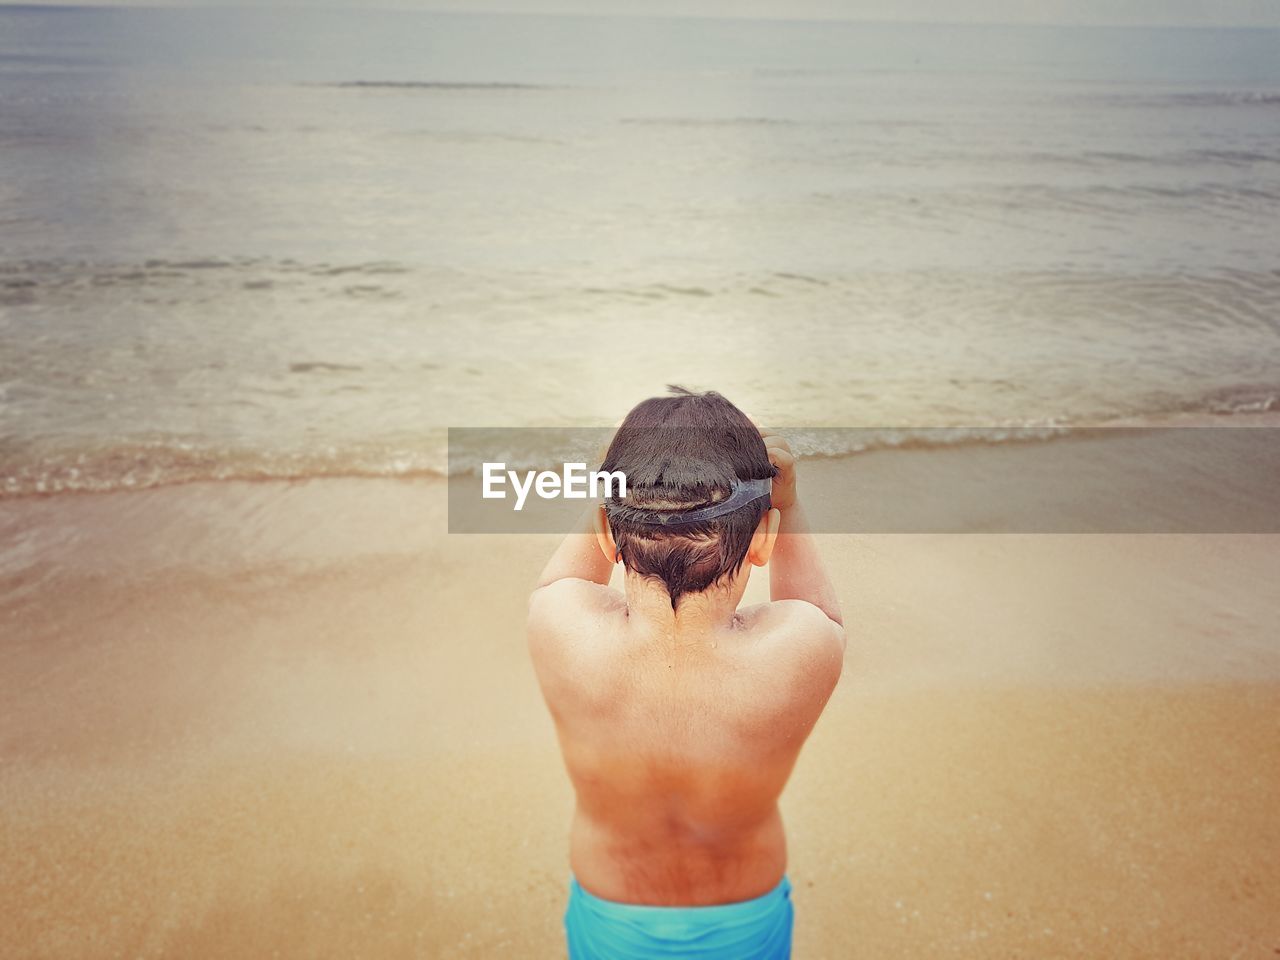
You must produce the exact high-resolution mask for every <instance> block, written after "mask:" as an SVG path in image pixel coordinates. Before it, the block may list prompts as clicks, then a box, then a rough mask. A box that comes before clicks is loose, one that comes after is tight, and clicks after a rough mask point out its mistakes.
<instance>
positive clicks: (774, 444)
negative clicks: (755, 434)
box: [757, 427, 796, 510]
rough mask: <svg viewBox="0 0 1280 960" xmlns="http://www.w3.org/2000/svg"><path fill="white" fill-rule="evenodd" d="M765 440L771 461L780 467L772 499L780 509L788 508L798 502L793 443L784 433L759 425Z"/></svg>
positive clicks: (774, 480) (774, 483) (775, 479)
mask: <svg viewBox="0 0 1280 960" xmlns="http://www.w3.org/2000/svg"><path fill="white" fill-rule="evenodd" d="M757 429H758V430H759V431H760V437H761V439H762V440H764V446H765V449H766V450H768V451H769V462H770V463H772V464H773V465H774V466H775V467H777V468H778V475H777V476H776V477H774V478H773V494H772V496H771V498H770V499H771V500H772V501H773V505H774V506H775V507H776V508H777V509H779V510H787V509H789V508H791V507H794V506H795V504H796V455H795V454H794V453H792V452H791V444H789V443H787V440H786V438H785V437H784V436H782V434H780V433H774V432H773V431H772V430H770V429H769V428H768V427H757Z"/></svg>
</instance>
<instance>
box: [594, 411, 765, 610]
mask: <svg viewBox="0 0 1280 960" xmlns="http://www.w3.org/2000/svg"><path fill="white" fill-rule="evenodd" d="M671 392H672V395H671V396H668V397H654V398H652V399H650V400H645V401H644V402H643V403H641V404H639V405H638V406H637V407H636V408H635V409H633V410H632V411H631V412H630V413H629V414H627V418H626V419H625V420H624V421H623V422H622V425H621V426H620V427H619V428H618V432H617V433H616V434H615V435H614V438H613V442H612V443H611V444H610V445H609V450H608V453H606V455H605V459H604V463H603V465H602V467H601V469H603V470H607V471H615V470H617V471H622V472H623V473H624V474H625V475H626V478H627V496H626V497H625V498H624V499H616V500H611V501H609V502H608V503H607V504H606V505H605V513H606V515H607V517H608V521H609V524H608V531H606V532H603V542H608V541H609V540H612V542H613V543H614V544H615V545H616V552H617V555H618V556H620V557H621V559H622V562H623V563H624V564H625V565H626V568H627V570H628V571H630V572H632V573H637V574H639V575H641V576H643V577H650V578H653V579H656V580H660V581H661V582H662V583H663V584H665V585H666V588H667V592H668V593H669V594H670V596H671V605H672V606H673V607H675V606H676V605H677V604H678V602H679V600H680V598H681V597H682V596H684V595H685V594H688V593H700V592H701V591H703V590H706V589H707V588H708V587H710V586H712V585H713V584H715V583H717V582H719V581H721V580H723V579H725V578H726V577H732V576H733V575H734V574H736V573H737V572H738V571H739V570H740V569H741V568H742V565H743V562H744V561H745V560H746V559H747V556H748V553H749V552H751V551H752V544H753V538H755V539H756V543H757V547H759V545H760V543H762V542H763V540H764V539H767V540H768V542H769V543H770V544H771V543H772V537H771V536H768V530H767V529H766V528H767V527H768V526H769V524H765V525H764V526H763V527H762V523H761V521H762V520H764V519H765V518H767V517H768V516H769V513H770V507H771V504H770V502H769V496H768V494H767V493H763V494H762V495H760V496H758V497H756V498H754V499H749V500H747V501H746V502H744V503H743V504H742V506H740V507H738V508H737V509H735V510H731V511H729V512H728V513H725V514H723V515H721V516H716V517H713V518H710V519H694V520H691V521H690V522H682V521H681V517H680V515H681V513H682V512H685V511H692V510H696V509H698V508H700V507H707V506H708V505H711V504H715V503H719V502H721V501H723V500H725V499H726V498H727V497H729V495H730V493H731V492H733V490H734V488H735V487H736V486H738V485H739V484H740V483H741V482H742V481H750V480H757V481H759V480H768V479H769V478H771V477H773V475H774V473H775V470H774V467H773V465H772V464H771V463H770V462H769V454H768V451H767V450H766V449H765V445H764V441H763V440H762V439H761V438H760V431H759V430H758V429H756V427H755V425H754V424H753V423H752V422H751V420H750V419H749V418H748V417H747V416H746V414H744V413H743V412H742V411H741V410H739V409H738V408H737V407H735V406H734V405H733V404H732V403H730V402H729V401H728V400H726V399H725V398H724V397H722V396H720V394H718V393H691V392H689V391H688V390H685V389H683V388H681V387H672V388H671ZM699 512H701V511H699ZM657 518H661V519H662V520H663V521H664V522H662V523H658V522H655V520H656V519H657ZM609 534H611V536H609ZM759 553H760V550H759V549H757V550H756V551H755V554H753V557H752V558H753V560H756V559H757V558H756V554H759ZM767 559H768V551H767V549H766V550H765V551H764V553H763V557H762V558H761V559H759V560H758V562H761V563H763V562H764V560H767Z"/></svg>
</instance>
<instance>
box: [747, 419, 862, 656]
mask: <svg viewBox="0 0 1280 960" xmlns="http://www.w3.org/2000/svg"><path fill="white" fill-rule="evenodd" d="M760 436H761V437H763V438H764V444H765V448H766V449H767V450H768V451H769V462H770V463H772V464H773V465H774V466H775V467H776V468H777V470H778V474H777V476H776V477H774V479H773V497H772V499H773V505H774V506H775V507H776V508H777V509H778V511H779V513H781V515H782V522H781V524H780V525H779V527H778V541H777V543H776V544H775V545H774V548H773V556H772V557H771V558H770V560H769V597H770V599H771V600H804V601H806V602H808V603H811V604H813V605H814V606H815V607H817V608H818V609H819V610H821V611H822V612H823V613H825V614H826V615H827V618H828V619H829V620H831V621H832V623H834V624H835V625H836V626H837V627H839V628H840V641H841V644H842V645H843V643H844V619H843V617H842V615H841V613H840V601H839V599H838V598H837V597H836V590H835V587H834V586H832V583H831V578H830V577H828V576H827V569H826V566H825V565H824V564H823V562H822V556H821V555H820V554H819V552H818V544H817V542H816V541H815V540H814V537H813V534H812V533H811V532H810V530H809V523H808V521H807V520H806V518H805V515H804V509H803V508H802V507H801V506H800V504H799V502H798V501H797V499H796V458H795V454H793V453H792V452H791V447H790V445H789V444H788V443H787V441H786V440H785V439H784V438H783V437H781V436H780V435H779V434H776V433H772V432H770V431H769V430H767V429H764V428H761V430H760Z"/></svg>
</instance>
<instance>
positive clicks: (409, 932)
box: [0, 480, 1280, 960]
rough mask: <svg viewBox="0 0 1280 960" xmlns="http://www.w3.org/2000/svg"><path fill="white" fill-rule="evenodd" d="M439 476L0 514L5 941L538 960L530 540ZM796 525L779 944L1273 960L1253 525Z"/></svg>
mask: <svg viewBox="0 0 1280 960" xmlns="http://www.w3.org/2000/svg"><path fill="white" fill-rule="evenodd" d="M441 499H442V498H441V495H440V487H439V485H438V484H433V483H430V482H404V481H374V480H359V481H354V480H353V481H337V480H335V481H313V482H311V483H306V484H297V485H281V484H259V485H237V484H219V485H193V486H189V487H180V488H169V489H162V490H157V491H151V492H146V493H122V494H109V495H85V496H73V497H59V498H51V499H47V500H35V501H22V502H13V501H10V502H6V503H3V504H0V536H3V538H4V542H5V543H6V545H7V550H6V560H5V565H4V566H3V567H0V573H2V574H3V577H2V578H0V598H3V603H2V605H0V632H2V635H3V640H2V642H0V677H3V681H2V683H3V687H2V688H0V927H2V928H3V930H4V931H5V932H4V934H3V937H2V938H0V955H3V956H4V957H13V958H44V957H123V956H127V957H160V956H164V957H235V958H245V957H270V956H304V957H357V956H364V957H410V956H420V957H484V958H488V957H513V958H537V957H555V956H562V955H563V949H562V939H561V932H560V915H561V912H562V910H563V898H564V892H565V882H566V879H567V875H568V868H567V857H566V854H567V850H566V830H567V826H568V820H569V813H570V805H571V795H570V791H569V788H568V784H567V781H566V779H565V777H564V774H563V771H562V769H561V766H560V762H559V758H558V755H557V752H556V747H555V743H554V739H553V733H552V728H551V724H550V721H549V719H548V718H547V717H546V716H545V713H544V710H543V707H542V704H541V701H540V699H539V695H538V692H537V689H536V686H535V684H534V680H533V675H532V672H531V670H530V667H529V665H528V662H527V658H526V655H525V649H524V642H523V638H522V620H523V612H524V595H525V590H526V589H527V586H528V584H529V582H530V581H531V579H532V578H533V577H534V575H535V574H536V572H537V570H538V568H539V566H540V564H541V562H542V561H543V560H544V559H545V557H546V555H547V554H548V552H549V550H550V549H551V547H552V545H553V542H554V541H553V539H551V538H546V537H533V536H526V537H519V536H509V537H481V536H472V537H465V536H448V535H446V534H444V533H443V532H442V525H443V519H442V517H443V514H442V509H443V508H442V504H441ZM823 546H824V549H825V551H826V553H827V555H828V557H829V558H830V560H831V562H832V565H833V568H834V571H835V575H836V578H837V582H838V584H839V586H840V588H841V591H842V594H843V596H844V598H845V602H846V606H847V611H848V615H849V620H850V623H851V644H850V652H849V657H848V662H847V666H846V675H845V678H844V679H843V680H842V682H841V685H840V687H839V688H838V689H837V692H836V694H835V696H834V697H833V700H832V702H831V704H830V706H829V708H828V711H827V713H826V715H825V716H824V718H823V720H822V721H821V723H820V724H819V725H818V728H817V730H816V732H815V734H814V736H813V739H812V740H811V742H810V744H809V745H808V746H807V747H806V750H805V752H804V754H803V755H802V758H801V761H800V764H799V766H798V767H797V770H796V773H795V776H794V779H793V781H792V783H791V785H790V787H789V788H788V791H787V794H786V795H785V798H784V814H785V817H786V820H787V824H788V830H789V835H790V841H791V868H790V872H791V876H792V878H793V880H794V882H795V885H796V894H795V901H796V910H797V931H796V940H795V954H796V956H797V957H798V958H803V960H816V958H822V957H830V958H843V957H848V956H855V955H856V956H865V957H875V958H888V957H912V958H915V957H922V956H931V957H937V956H955V957H974V958H978V957H1038V958H1042V957H1126V958H1127V957H1205V958H1210V957H1213V958H1229V957H1240V958H1258V960H1262V958H1266V957H1272V958H1274V957H1275V956H1276V954H1277V953H1278V952H1280V909H1278V908H1277V903H1278V901H1277V895H1276V891H1277V890H1280V817H1277V816H1276V798H1277V797H1278V796H1280V589H1278V588H1277V585H1276V581H1277V578H1276V576H1275V571H1276V570H1277V569H1280V567H1278V565H1277V562H1276V561H1277V559H1280V538H1277V537H1260V536H1216V537H1215V536H1204V535H1197V536H1182V537H1159V536H1092V537H1090V536H1080V537H1073V536H1024V537H1015V536H980V535H971V536H970V535H964V536H958V535H953V536H877V537H847V536H846V537H834V536H833V537H828V538H824V540H823ZM762 591H763V583H762V582H757V583H755V584H753V586H752V595H753V596H754V597H757V598H758V597H759V596H760V595H761V593H762Z"/></svg>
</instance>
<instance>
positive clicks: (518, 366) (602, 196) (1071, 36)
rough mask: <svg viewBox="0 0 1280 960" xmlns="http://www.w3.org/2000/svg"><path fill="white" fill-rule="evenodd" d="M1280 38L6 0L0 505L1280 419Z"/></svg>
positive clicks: (1, 93) (0, 88)
mask: <svg viewBox="0 0 1280 960" xmlns="http://www.w3.org/2000/svg"><path fill="white" fill-rule="evenodd" d="M1277 54H1280V31H1265V30H1254V31H1242V30H1142V29H1093V28H1090V29H1056V28H1008V27H935V26H910V27H908V26H890V25H855V24H838V25H832V24H805V23H783V24H777V23H759V22H732V21H714V20H686V21H674V20H656V19H654V20H648V19H622V20H611V19H607V18H585V17H563V18H554V17H542V18H540V17H504V16H460V15H431V14H421V13H412V14H411V13H380V14H369V13H360V14H351V13H347V14H343V13H336V12H329V13H312V12H308V13H307V14H306V15H305V16H300V15H298V14H296V13H293V14H287V13H283V12H274V13H270V12H247V11H241V12H228V11H162V10H88V9H81V10H57V11H54V10H37V9H33V8H25V9H24V8H6V9H3V10H0V155H2V156H3V158H4V164H5V176H4V178H3V180H2V181H0V222H2V223H3V231H2V232H0V257H2V264H0V496H3V495H6V494H9V495H13V494H26V493H35V492H42V491H43V492H49V491H56V490H63V489H113V488H121V487H138V486H149V485H154V484H157V483H165V482H169V481H173V480H190V479H201V478H218V477H271V476H285V477H294V476H313V475H325V474H348V473H357V474H402V473H416V472H424V471H427V472H430V471H437V470H440V469H442V468H443V464H444V457H443V441H444V428H445V427H448V426H498V425H502V426H509V425H515V426H525V425H555V426H572V425H582V424H602V423H610V422H613V421H615V420H616V419H617V418H618V416H619V415H620V414H621V412H622V411H624V410H625V409H626V408H627V407H628V406H630V405H631V404H632V403H633V402H635V401H636V400H637V399H639V398H640V397H643V396H645V395H649V394H652V393H654V392H657V391H660V390H661V389H662V388H663V386H664V385H665V384H666V383H668V382H683V383H687V384H688V385H690V386H695V387H714V388H717V389H720V390H722V391H723V392H725V393H726V394H727V395H728V396H730V397H731V398H732V399H735V400H736V401H738V402H739V403H741V404H742V405H743V406H744V407H746V408H748V409H749V410H750V411H751V412H752V413H753V414H755V415H756V416H758V417H761V418H764V419H768V420H771V421H772V422H774V423H786V424H796V425H805V426H878V427H894V428H899V427H912V426H945V425H957V424H960V425H977V426H983V425H993V424H997V425H998V424H1024V425H1025V424H1031V425H1038V424H1051V423H1074V422H1079V421H1085V420H1093V421H1096V420H1107V419H1110V418H1144V417H1159V416H1161V415H1165V414H1168V413H1171V412H1172V413H1177V412H1202V413H1223V414H1229V413H1232V412H1236V411H1246V412H1256V411H1259V410H1267V409H1273V408H1275V407H1277V405H1280V272H1278V271H1277V269H1276V266H1277V262H1280V261H1278V259H1277V254H1280V240H1277V237H1276V233H1275V230H1274V223H1275V222H1276V220H1277V217H1278V215H1280V56H1277Z"/></svg>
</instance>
